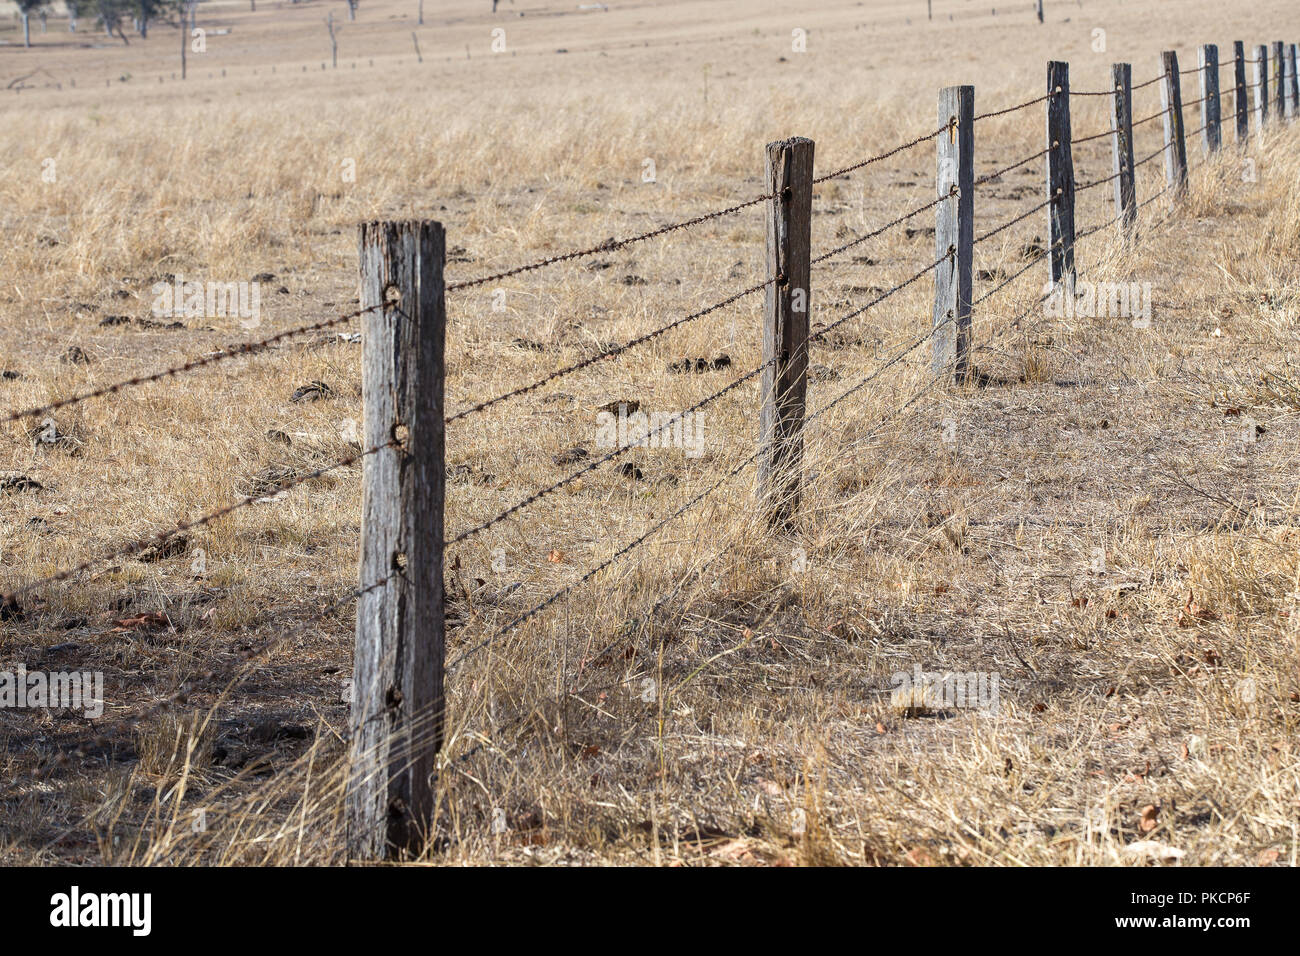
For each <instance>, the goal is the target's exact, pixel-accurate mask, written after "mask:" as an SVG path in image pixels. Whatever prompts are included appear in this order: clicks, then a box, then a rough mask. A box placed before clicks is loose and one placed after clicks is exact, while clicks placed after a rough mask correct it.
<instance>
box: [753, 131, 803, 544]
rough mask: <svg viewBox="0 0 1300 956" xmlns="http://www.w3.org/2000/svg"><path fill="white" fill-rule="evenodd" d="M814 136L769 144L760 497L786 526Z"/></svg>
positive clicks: (799, 400) (799, 446)
mask: <svg viewBox="0 0 1300 956" xmlns="http://www.w3.org/2000/svg"><path fill="white" fill-rule="evenodd" d="M812 180H813V141H812V140H810V139H804V138H802V137H795V138H793V139H787V140H782V141H780V142H776V143H768V144H767V191H768V192H769V193H771V194H772V195H773V197H774V198H773V199H771V200H769V202H768V204H767V270H768V271H767V274H768V276H769V277H771V276H779V277H780V281H778V282H773V283H771V284H769V285H768V287H767V293H766V299H765V301H764V321H763V361H764V363H766V364H765V365H764V366H763V374H762V378H761V382H762V385H761V389H762V391H761V392H760V394H759V400H760V401H761V402H762V405H761V407H760V409H759V416H758V433H759V434H758V443H759V456H758V463H757V471H758V494H759V498H760V501H761V504H762V507H763V508H764V510H765V512H766V515H767V520H768V523H769V525H770V526H771V527H772V528H774V529H776V530H787V529H788V528H789V527H790V525H791V523H792V519H793V517H794V514H795V511H796V510H797V509H798V506H799V490H800V481H801V472H802V469H803V421H804V412H805V410H806V405H807V397H808V313H809V309H810V303H809V293H810V289H809V279H810V277H811V273H812V266H811V258H812Z"/></svg>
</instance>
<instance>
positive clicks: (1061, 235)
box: [1047, 60, 1075, 298]
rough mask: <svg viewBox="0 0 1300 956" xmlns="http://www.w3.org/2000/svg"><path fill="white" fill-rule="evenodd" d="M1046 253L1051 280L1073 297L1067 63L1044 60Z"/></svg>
mask: <svg viewBox="0 0 1300 956" xmlns="http://www.w3.org/2000/svg"><path fill="white" fill-rule="evenodd" d="M1047 198H1048V199H1050V200H1051V202H1050V204H1049V205H1048V207H1047V219H1048V235H1049V237H1050V239H1051V243H1052V244H1051V246H1050V247H1049V249H1048V255H1049V258H1050V262H1051V269H1052V283H1053V284H1054V285H1059V284H1061V283H1064V287H1065V295H1066V296H1067V297H1069V298H1073V297H1074V280H1075V273H1074V157H1073V154H1072V153H1071V151H1070V64H1068V63H1064V62H1061V61H1059V60H1053V61H1052V62H1051V63H1048V64H1047Z"/></svg>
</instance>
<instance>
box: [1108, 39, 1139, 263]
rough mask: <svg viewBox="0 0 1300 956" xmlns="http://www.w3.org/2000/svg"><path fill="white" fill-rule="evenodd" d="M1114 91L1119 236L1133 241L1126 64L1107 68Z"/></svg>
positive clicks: (1112, 119)
mask: <svg viewBox="0 0 1300 956" xmlns="http://www.w3.org/2000/svg"><path fill="white" fill-rule="evenodd" d="M1110 75H1111V80H1112V83H1111V85H1112V86H1113V87H1114V88H1115V97H1114V109H1112V110H1111V115H1110V128H1111V130H1112V131H1113V132H1114V136H1113V137H1112V138H1111V143H1112V146H1113V149H1112V150H1111V152H1112V155H1113V156H1114V158H1115V163H1114V167H1115V175H1116V179H1115V209H1116V210H1118V211H1119V212H1120V213H1121V214H1122V215H1120V219H1119V234H1120V237H1121V238H1122V239H1124V240H1125V241H1132V239H1133V233H1134V230H1135V229H1136V227H1137V189H1136V187H1135V186H1134V183H1133V67H1132V66H1131V65H1130V64H1128V63H1114V64H1112V65H1111V68H1110Z"/></svg>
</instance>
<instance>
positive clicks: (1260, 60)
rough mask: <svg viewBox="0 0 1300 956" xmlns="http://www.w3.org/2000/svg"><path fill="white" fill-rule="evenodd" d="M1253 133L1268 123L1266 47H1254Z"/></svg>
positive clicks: (1259, 130)
mask: <svg viewBox="0 0 1300 956" xmlns="http://www.w3.org/2000/svg"><path fill="white" fill-rule="evenodd" d="M1254 67H1255V70H1254V80H1255V132H1257V133H1258V132H1261V131H1262V130H1263V129H1264V125H1265V124H1266V123H1267V122H1268V47H1266V46H1257V47H1255V63H1254Z"/></svg>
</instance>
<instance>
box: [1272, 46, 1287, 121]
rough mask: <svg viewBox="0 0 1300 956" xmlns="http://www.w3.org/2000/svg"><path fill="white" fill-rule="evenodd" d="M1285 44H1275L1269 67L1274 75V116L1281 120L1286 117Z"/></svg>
mask: <svg viewBox="0 0 1300 956" xmlns="http://www.w3.org/2000/svg"><path fill="white" fill-rule="evenodd" d="M1283 46H1284V44H1283V43H1282V41H1281V40H1276V41H1274V43H1273V59H1272V61H1271V64H1270V66H1269V71H1270V73H1271V75H1272V81H1273V82H1272V85H1271V86H1269V92H1270V93H1272V94H1273V115H1274V116H1276V117H1277V118H1278V119H1279V120H1280V119H1282V117H1284V116H1286V68H1285V66H1284V63H1283V61H1284V59H1285V57H1284V56H1283V53H1282V48H1283Z"/></svg>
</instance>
